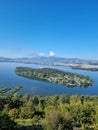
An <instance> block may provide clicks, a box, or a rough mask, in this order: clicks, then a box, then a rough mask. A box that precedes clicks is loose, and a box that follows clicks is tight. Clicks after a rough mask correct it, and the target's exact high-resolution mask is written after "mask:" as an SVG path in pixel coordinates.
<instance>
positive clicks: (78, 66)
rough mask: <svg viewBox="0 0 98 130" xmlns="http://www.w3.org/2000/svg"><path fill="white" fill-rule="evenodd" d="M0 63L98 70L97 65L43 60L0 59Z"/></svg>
mask: <svg viewBox="0 0 98 130" xmlns="http://www.w3.org/2000/svg"><path fill="white" fill-rule="evenodd" d="M0 63H23V64H38V65H50V66H63V67H70V68H72V69H77V70H88V71H98V65H91V64H64V63H43V62H22V61H0Z"/></svg>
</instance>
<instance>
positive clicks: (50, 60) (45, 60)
mask: <svg viewBox="0 0 98 130" xmlns="http://www.w3.org/2000/svg"><path fill="white" fill-rule="evenodd" d="M0 62H19V63H38V64H54V65H56V64H58V65H59V64H90V65H98V60H85V59H78V58H60V57H32V58H6V57H0Z"/></svg>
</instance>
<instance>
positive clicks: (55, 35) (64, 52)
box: [0, 0, 98, 60]
mask: <svg viewBox="0 0 98 130" xmlns="http://www.w3.org/2000/svg"><path fill="white" fill-rule="evenodd" d="M33 56H57V57H65V58H82V59H94V60H95V59H97V60H98V0H0V57H33Z"/></svg>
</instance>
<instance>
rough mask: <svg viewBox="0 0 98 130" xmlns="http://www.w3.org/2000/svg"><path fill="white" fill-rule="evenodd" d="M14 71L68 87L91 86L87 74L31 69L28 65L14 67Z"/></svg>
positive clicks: (91, 82) (31, 77)
mask: <svg viewBox="0 0 98 130" xmlns="http://www.w3.org/2000/svg"><path fill="white" fill-rule="evenodd" d="M15 73H16V74H17V75H20V76H23V77H27V78H30V79H35V80H41V81H46V82H51V83H55V84H62V85H66V86H69V87H74V86H85V87H87V86H91V85H92V84H93V80H92V79H91V78H90V77H89V76H84V75H80V74H75V73H71V72H65V71H62V70H58V69H52V68H39V69H33V68H28V67H16V69H15Z"/></svg>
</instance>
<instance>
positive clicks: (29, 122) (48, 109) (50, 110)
mask: <svg viewBox="0 0 98 130" xmlns="http://www.w3.org/2000/svg"><path fill="white" fill-rule="evenodd" d="M20 88H21V87H20V86H17V87H15V88H14V89H13V90H10V89H7V88H2V89H0V130H6V129H7V130H24V129H25V130H36V129H37V130H76V128H78V129H81V130H98V96H84V95H82V96H79V95H73V96H69V95H55V96H47V97H39V96H33V97H30V96H29V95H28V94H25V95H24V96H22V95H19V94H17V91H18V90H19V89H20Z"/></svg>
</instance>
